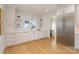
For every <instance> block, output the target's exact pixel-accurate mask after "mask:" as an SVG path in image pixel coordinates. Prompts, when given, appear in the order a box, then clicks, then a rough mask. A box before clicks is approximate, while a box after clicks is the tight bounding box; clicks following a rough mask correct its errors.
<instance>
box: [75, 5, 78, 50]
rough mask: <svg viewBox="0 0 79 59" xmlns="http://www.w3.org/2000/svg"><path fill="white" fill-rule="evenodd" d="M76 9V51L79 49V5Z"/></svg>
mask: <svg viewBox="0 0 79 59" xmlns="http://www.w3.org/2000/svg"><path fill="white" fill-rule="evenodd" d="M75 8H76V9H75V15H76V16H75V49H79V5H76V7H75Z"/></svg>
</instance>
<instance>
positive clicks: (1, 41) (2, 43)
mask: <svg viewBox="0 0 79 59" xmlns="http://www.w3.org/2000/svg"><path fill="white" fill-rule="evenodd" d="M0 8H1V9H3V11H4V12H5V10H4V5H0ZM4 40H5V39H4V35H0V53H3V52H4V49H5V41H4Z"/></svg>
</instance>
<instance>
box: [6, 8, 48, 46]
mask: <svg viewBox="0 0 79 59" xmlns="http://www.w3.org/2000/svg"><path fill="white" fill-rule="evenodd" d="M5 9H6V17H5V39H6V46H11V45H15V44H19V43H24V42H28V41H32V40H37V39H42V38H45V37H46V36H45V33H44V32H43V31H37V30H34V31H29V32H25V31H24V28H23V27H22V28H21V29H16V28H15V20H16V16H18V15H20V16H22V18H23V19H26V17H28V18H29V19H30V17H31V16H32V15H26V14H25V13H23V12H21V11H20V12H19V11H17V10H16V8H15V7H6V8H5ZM32 17H35V18H36V20H38V17H36V16H32ZM36 22H37V27H38V26H39V22H38V21H36Z"/></svg>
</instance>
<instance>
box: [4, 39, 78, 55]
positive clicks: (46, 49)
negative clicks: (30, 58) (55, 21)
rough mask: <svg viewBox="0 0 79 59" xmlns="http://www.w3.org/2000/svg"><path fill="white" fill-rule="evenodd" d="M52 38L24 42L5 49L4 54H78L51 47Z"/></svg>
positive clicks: (69, 49)
mask: <svg viewBox="0 0 79 59" xmlns="http://www.w3.org/2000/svg"><path fill="white" fill-rule="evenodd" d="M53 40H54V39H53V38H45V39H40V40H35V41H31V42H26V43H23V44H19V45H15V46H11V47H7V48H6V49H5V51H4V54H78V53H79V51H78V50H74V49H72V48H68V47H64V46H63V45H57V46H56V47H55V46H53V45H52V44H51V43H53Z"/></svg>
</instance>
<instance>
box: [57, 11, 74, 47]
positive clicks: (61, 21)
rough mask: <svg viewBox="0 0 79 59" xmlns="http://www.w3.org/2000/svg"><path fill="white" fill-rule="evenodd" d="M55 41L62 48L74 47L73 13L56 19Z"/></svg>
mask: <svg viewBox="0 0 79 59" xmlns="http://www.w3.org/2000/svg"><path fill="white" fill-rule="evenodd" d="M56 27H57V30H56V32H57V33H56V34H57V35H56V38H57V39H56V41H57V43H58V44H62V45H64V46H72V47H73V46H74V12H71V13H67V14H64V15H59V16H58V18H57V26H56Z"/></svg>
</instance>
